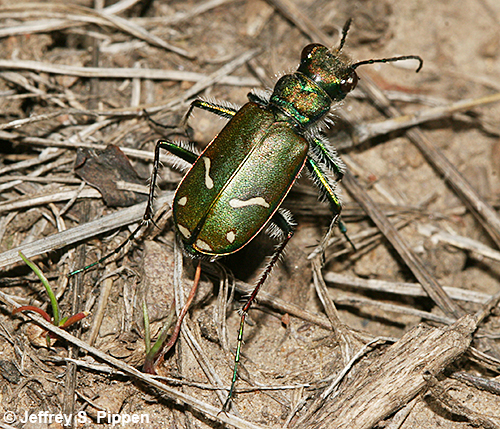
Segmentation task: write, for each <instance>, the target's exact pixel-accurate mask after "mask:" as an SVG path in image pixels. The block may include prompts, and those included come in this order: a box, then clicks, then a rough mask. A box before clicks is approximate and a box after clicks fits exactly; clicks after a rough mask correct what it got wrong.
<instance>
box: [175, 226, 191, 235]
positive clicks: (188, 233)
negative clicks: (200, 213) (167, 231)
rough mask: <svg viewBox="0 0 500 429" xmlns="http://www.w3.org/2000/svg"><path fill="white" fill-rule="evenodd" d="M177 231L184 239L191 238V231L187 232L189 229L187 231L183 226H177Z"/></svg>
mask: <svg viewBox="0 0 500 429" xmlns="http://www.w3.org/2000/svg"><path fill="white" fill-rule="evenodd" d="M177 229H178V230H179V232H180V233H181V234H182V235H183V236H184V237H186V238H189V237H191V231H189V229H187V228H186V227H185V226H182V225H180V224H177Z"/></svg>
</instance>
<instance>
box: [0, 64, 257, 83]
mask: <svg viewBox="0 0 500 429" xmlns="http://www.w3.org/2000/svg"><path fill="white" fill-rule="evenodd" d="M0 69H4V70H31V71H35V72H38V73H51V74H60V75H66V76H78V77H83V78H103V79H152V80H173V81H187V82H199V81H201V80H204V79H205V76H204V75H202V74H200V73H194V72H188V71H178V70H159V69H147V68H118V67H116V68H106V67H78V66H70V65H59V64H48V63H43V62H39V61H30V60H24V61H23V60H15V61H13V60H0ZM220 83H223V84H225V85H235V86H254V85H258V84H259V82H258V81H257V80H256V79H254V78H238V77H234V76H226V77H221V78H220Z"/></svg>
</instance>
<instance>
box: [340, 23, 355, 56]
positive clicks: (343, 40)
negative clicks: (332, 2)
mask: <svg viewBox="0 0 500 429" xmlns="http://www.w3.org/2000/svg"><path fill="white" fill-rule="evenodd" d="M351 22H352V18H349V19H348V20H347V21H346V23H345V24H344V28H342V39H340V45H339V48H338V49H337V52H340V51H341V50H342V48H343V47H344V44H345V39H346V38H347V33H348V32H349V27H350V26H351Z"/></svg>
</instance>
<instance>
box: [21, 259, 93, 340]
mask: <svg viewBox="0 0 500 429" xmlns="http://www.w3.org/2000/svg"><path fill="white" fill-rule="evenodd" d="M19 256H20V257H21V259H22V260H23V261H24V262H25V263H26V265H28V266H29V267H30V268H31V269H32V270H33V272H34V273H35V274H36V275H37V277H38V278H39V279H40V281H41V282H42V284H43V285H44V287H45V290H46V291H47V295H48V296H49V299H50V305H51V306H52V314H53V317H50V316H49V315H48V313H47V312H46V311H45V310H42V309H41V308H39V307H35V306H34V305H23V306H21V307H17V308H15V309H14V310H13V311H12V314H16V313H19V312H21V311H33V312H34V313H38V314H39V315H40V316H42V317H43V318H44V319H45V320H46V321H47V322H50V323H52V324H53V325H54V326H57V327H58V328H61V329H66V328H68V327H69V326H71V325H73V324H74V323H76V322H79V321H80V320H82V319H84V318H85V317H87V316H88V315H89V314H90V313H89V312H88V311H84V312H81V313H77V314H75V315H73V316H69V317H63V318H62V319H61V316H60V314H61V313H60V311H59V305H58V304H57V298H56V296H55V294H54V292H53V291H52V288H51V287H50V284H49V281H48V280H47V278H46V277H45V276H44V274H43V273H42V271H41V270H40V268H38V267H37V266H36V265H35V264H34V263H33V262H31V261H30V260H29V259H28V258H27V257H26V256H24V255H23V253H22V252H19ZM51 338H56V336H55V335H54V334H52V333H50V332H49V333H47V336H46V340H47V347H50V339H51Z"/></svg>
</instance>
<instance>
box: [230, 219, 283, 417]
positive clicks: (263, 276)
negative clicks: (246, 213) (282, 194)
mask: <svg viewBox="0 0 500 429" xmlns="http://www.w3.org/2000/svg"><path fill="white" fill-rule="evenodd" d="M271 222H272V223H273V224H274V225H275V226H276V227H277V228H279V229H280V230H281V231H282V233H283V238H282V240H281V242H280V243H279V244H278V246H277V247H276V250H275V251H274V253H273V255H272V257H271V259H270V261H269V263H268V264H267V266H266V268H265V269H264V271H263V272H262V274H261V276H260V278H259V281H258V282H257V285H256V286H255V288H254V290H253V291H252V293H251V294H250V296H249V298H248V299H247V302H246V303H245V305H244V306H243V307H242V309H241V320H240V329H239V330H238V342H237V345H236V354H235V357H234V370H233V378H232V380H231V388H230V389H229V393H228V395H227V399H226V402H225V403H224V405H223V407H222V410H223V411H228V410H229V405H230V403H231V398H232V397H233V394H234V387H235V384H236V378H237V376H238V364H239V362H240V355H241V346H242V344H243V329H244V327H245V318H246V316H247V314H248V309H249V308H250V306H251V305H252V303H253V302H254V301H255V298H256V297H257V294H258V293H259V290H260V288H261V287H262V285H263V284H264V283H265V281H266V280H267V278H268V277H269V274H270V273H271V271H272V269H273V267H274V266H275V265H276V263H277V262H278V261H279V258H280V256H281V255H282V254H283V250H284V249H285V246H286V245H287V243H288V241H290V239H291V238H292V236H293V223H292V219H291V216H290V215H289V214H288V212H285V211H281V210H280V211H277V212H276V213H275V214H274V215H273V217H272V218H271Z"/></svg>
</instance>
